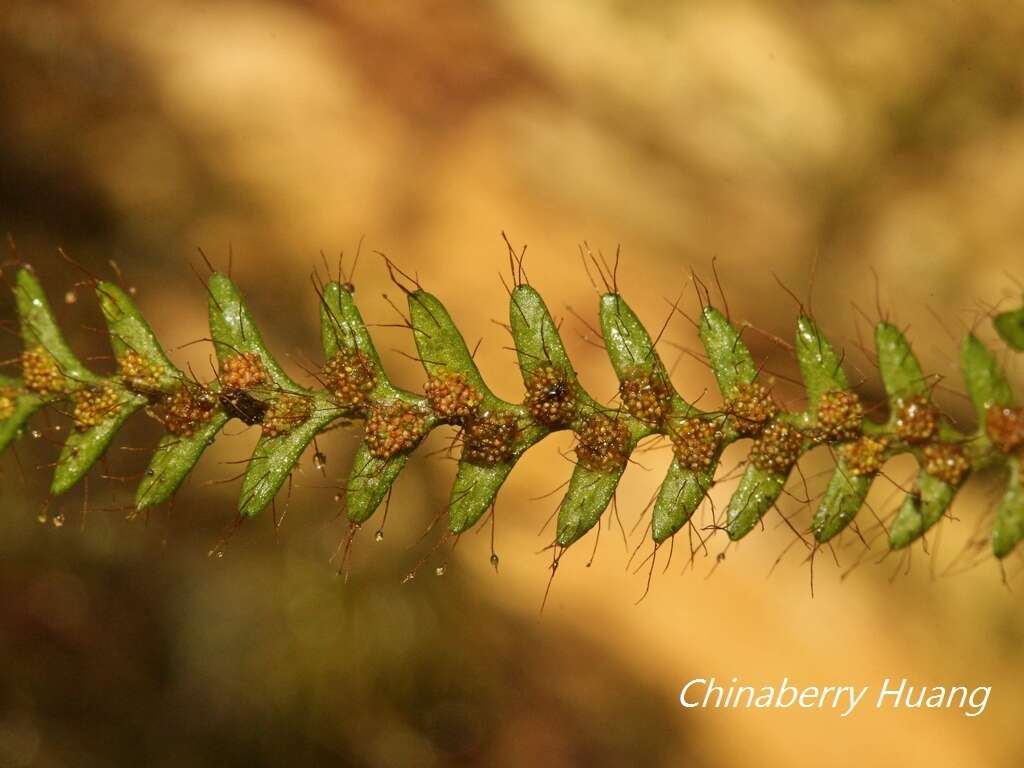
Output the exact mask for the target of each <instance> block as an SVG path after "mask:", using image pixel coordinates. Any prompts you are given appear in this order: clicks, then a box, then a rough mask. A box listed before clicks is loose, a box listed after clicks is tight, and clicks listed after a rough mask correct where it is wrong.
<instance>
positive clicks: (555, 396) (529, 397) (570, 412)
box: [524, 364, 576, 427]
mask: <svg viewBox="0 0 1024 768" xmlns="http://www.w3.org/2000/svg"><path fill="white" fill-rule="evenodd" d="M524 405H526V409H527V410H528V411H529V412H530V415H531V416H532V417H533V418H534V420H535V421H537V422H539V423H541V424H544V425H545V426H548V427H561V426H565V425H567V424H570V423H571V422H572V420H573V418H575V416H576V392H575V387H574V386H573V384H572V382H571V381H570V380H569V377H568V376H566V374H565V371H563V370H561V369H559V368H556V367H555V366H553V365H550V364H545V365H541V366H538V367H537V368H535V369H534V370H533V372H531V373H530V375H529V376H528V377H527V379H526V399H525V401H524Z"/></svg>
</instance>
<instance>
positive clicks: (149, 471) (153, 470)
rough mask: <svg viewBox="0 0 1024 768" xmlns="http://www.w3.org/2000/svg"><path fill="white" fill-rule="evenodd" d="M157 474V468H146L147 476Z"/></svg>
mask: <svg viewBox="0 0 1024 768" xmlns="http://www.w3.org/2000/svg"><path fill="white" fill-rule="evenodd" d="M155 474H156V470H155V469H147V470H146V476H147V477H152V476H153V475H155Z"/></svg>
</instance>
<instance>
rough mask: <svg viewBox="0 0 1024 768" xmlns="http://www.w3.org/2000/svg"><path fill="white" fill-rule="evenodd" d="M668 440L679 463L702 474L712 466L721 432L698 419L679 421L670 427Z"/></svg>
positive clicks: (710, 424) (718, 428) (712, 425)
mask: <svg viewBox="0 0 1024 768" xmlns="http://www.w3.org/2000/svg"><path fill="white" fill-rule="evenodd" d="M670 430H671V431H670V432H669V438H670V439H671V440H672V449H673V451H674V452H675V456H676V458H677V459H678V460H679V463H680V464H681V465H682V466H684V467H686V468H687V469H692V470H695V471H698V472H702V471H705V470H708V469H711V467H712V466H714V463H715V458H716V457H717V456H718V447H719V444H720V443H721V440H722V430H721V428H720V427H719V426H718V424H716V423H715V422H713V421H711V420H709V419H702V418H699V417H696V416H694V417H690V418H685V419H680V420H679V421H677V422H675V423H674V424H672V425H671V428H670Z"/></svg>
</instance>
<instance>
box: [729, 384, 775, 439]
mask: <svg viewBox="0 0 1024 768" xmlns="http://www.w3.org/2000/svg"><path fill="white" fill-rule="evenodd" d="M724 410H725V412H726V413H727V414H729V415H730V416H731V417H732V424H733V427H734V428H735V429H736V431H737V432H739V433H740V434H741V435H747V436H749V437H755V436H757V435H760V434H761V432H762V431H763V430H764V427H765V424H767V423H768V422H769V421H771V420H772V419H773V418H775V416H776V414H778V412H779V406H778V405H777V404H776V403H775V400H773V399H772V393H771V391H770V390H769V389H768V387H766V386H765V385H764V384H762V383H761V382H759V381H752V382H749V383H748V382H744V383H742V384H740V385H738V386H737V387H736V389H735V391H734V392H733V393H732V394H731V395H729V397H727V398H726V399H725V407H724Z"/></svg>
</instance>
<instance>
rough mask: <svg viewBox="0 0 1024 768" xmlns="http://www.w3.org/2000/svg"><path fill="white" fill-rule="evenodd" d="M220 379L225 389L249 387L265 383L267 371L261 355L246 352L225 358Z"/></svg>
mask: <svg viewBox="0 0 1024 768" xmlns="http://www.w3.org/2000/svg"><path fill="white" fill-rule="evenodd" d="M220 380H221V384H222V385H223V386H224V388H225V389H249V388H251V387H257V386H259V385H260V384H263V383H265V382H266V380H267V372H266V371H265V370H264V369H263V363H262V362H261V361H260V357H259V355H257V354H255V353H253V352H246V353H244V354H239V355H231V356H229V357H227V358H225V359H224V362H223V363H221V367H220Z"/></svg>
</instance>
